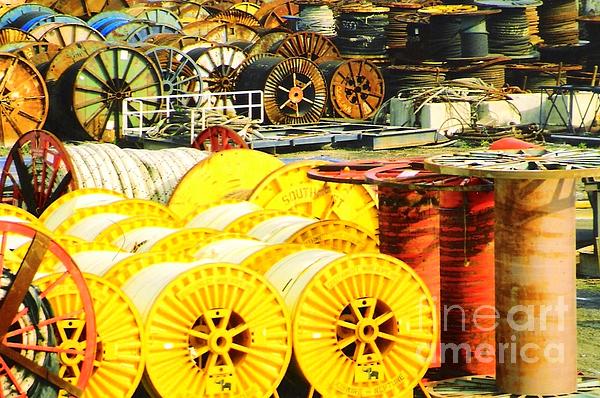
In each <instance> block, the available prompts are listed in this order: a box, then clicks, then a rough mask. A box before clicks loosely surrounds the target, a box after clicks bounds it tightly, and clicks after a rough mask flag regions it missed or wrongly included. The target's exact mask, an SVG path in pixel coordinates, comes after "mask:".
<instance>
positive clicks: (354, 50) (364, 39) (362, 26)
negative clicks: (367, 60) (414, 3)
mask: <svg viewBox="0 0 600 398" xmlns="http://www.w3.org/2000/svg"><path fill="white" fill-rule="evenodd" d="M380 8H381V7H380ZM385 10H386V11H385V12H380V11H377V12H360V11H349V10H340V14H339V15H338V17H337V18H336V27H337V32H338V34H337V37H336V38H335V44H336V46H337V47H338V49H339V50H340V53H341V54H342V55H385V54H386V48H385V45H386V35H385V30H386V27H387V26H388V23H389V21H388V16H387V11H389V9H387V8H385ZM373 11H375V9H374V10H373Z"/></svg>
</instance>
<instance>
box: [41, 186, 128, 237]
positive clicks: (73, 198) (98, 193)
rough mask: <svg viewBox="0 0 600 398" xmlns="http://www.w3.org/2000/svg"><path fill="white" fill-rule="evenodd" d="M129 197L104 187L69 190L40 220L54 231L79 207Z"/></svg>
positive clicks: (47, 209) (49, 207)
mask: <svg viewBox="0 0 600 398" xmlns="http://www.w3.org/2000/svg"><path fill="white" fill-rule="evenodd" d="M125 199H127V197H126V196H125V195H123V194H122V193H119V192H115V191H111V190H109V189H103V188H85V189H77V190H75V191H70V192H67V193H66V194H65V195H63V196H61V197H60V198H58V199H57V200H55V201H54V202H52V204H50V206H48V207H47V208H46V210H44V212H43V213H42V214H41V215H40V217H39V220H40V221H41V222H42V223H44V225H45V226H46V227H47V228H48V229H50V230H51V231H54V230H55V229H56V228H57V227H58V226H59V225H60V224H61V223H62V222H63V221H65V220H66V219H67V218H69V216H71V215H72V214H73V213H74V212H75V211H77V210H78V209H82V208H86V207H91V206H101V205H106V204H109V203H113V202H117V201H119V200H125Z"/></svg>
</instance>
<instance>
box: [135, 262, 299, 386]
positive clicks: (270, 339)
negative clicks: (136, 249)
mask: <svg viewBox="0 0 600 398" xmlns="http://www.w3.org/2000/svg"><path fill="white" fill-rule="evenodd" d="M146 265H147V267H146V268H144V269H142V270H141V271H139V272H138V273H137V274H135V275H134V276H133V277H132V278H130V279H129V280H128V281H127V282H125V284H124V285H123V290H124V291H125V292H126V293H127V295H128V296H129V297H130V298H131V299H132V301H133V302H134V303H135V305H136V306H137V308H138V309H139V310H140V313H141V315H142V319H143V320H144V323H145V331H146V333H147V337H148V340H147V341H148V344H147V349H148V351H147V361H146V372H145V375H144V380H143V381H144V386H145V388H146V389H147V390H149V392H150V393H151V394H152V395H155V396H164V397H168V396H176V395H178V394H182V393H185V394H187V393H190V394H193V395H197V396H209V395H214V396H232V395H233V396H239V395H240V394H243V393H246V394H247V393H251V394H253V395H255V396H260V397H267V396H270V395H271V394H272V393H273V392H274V390H275V388H276V387H277V385H278V384H279V382H280V381H281V379H282V378H283V375H284V373H285V371H286V369H287V366H288V363H289V360H290V357H291V345H292V344H291V327H290V317H289V314H288V311H287V309H286V308H285V304H284V303H283V300H282V299H281V298H280V296H279V294H277V292H276V290H275V289H274V288H273V287H272V286H271V285H270V284H269V283H267V282H266V280H265V279H264V278H263V277H262V276H260V275H258V274H257V273H255V272H253V271H251V270H249V269H245V268H242V267H240V266H237V265H233V264H227V263H215V262H211V260H199V261H195V262H193V263H189V264H169V263H163V264H156V265H154V264H151V263H147V264H146ZM223 275H226V276H227V277H226V278H223V277H222V276H223ZM175 308H176V309H177V312H178V316H177V317H176V318H173V317H172V315H170V314H172V311H173V309H175ZM165 344H166V345H167V347H170V348H171V349H169V350H165Z"/></svg>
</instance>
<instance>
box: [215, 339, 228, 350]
mask: <svg viewBox="0 0 600 398" xmlns="http://www.w3.org/2000/svg"><path fill="white" fill-rule="evenodd" d="M216 343H217V346H219V347H221V348H223V347H225V346H226V345H227V339H226V338H225V337H223V336H220V337H217V340H216Z"/></svg>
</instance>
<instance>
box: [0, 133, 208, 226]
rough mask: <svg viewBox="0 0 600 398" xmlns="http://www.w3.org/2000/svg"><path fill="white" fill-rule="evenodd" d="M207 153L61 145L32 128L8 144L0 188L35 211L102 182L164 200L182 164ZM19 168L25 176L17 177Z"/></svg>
mask: <svg viewBox="0 0 600 398" xmlns="http://www.w3.org/2000/svg"><path fill="white" fill-rule="evenodd" d="M207 156H208V152H203V151H199V150H197V149H193V148H171V149H162V150H156V151H152V150H141V149H121V148H119V147H117V146H116V145H113V144H100V143H83V144H79V145H74V144H66V145H63V144H62V143H61V142H60V141H59V140H58V139H57V138H56V137H55V136H53V135H52V134H51V133H49V132H47V131H44V130H34V131H31V132H28V133H27V134H25V135H23V136H21V137H20V138H19V140H18V141H17V142H16V143H15V145H14V146H13V148H11V151H10V153H9V155H8V157H7V160H6V162H5V164H4V169H3V170H4V171H3V174H2V177H1V178H0V186H2V188H3V192H5V191H6V190H10V191H11V195H12V198H11V200H12V202H13V203H14V204H17V205H22V206H24V207H26V208H27V209H28V211H30V212H31V213H33V214H35V215H40V214H41V213H42V212H43V211H44V209H45V208H46V207H47V206H48V205H50V204H51V203H52V202H53V201H54V200H56V199H58V198H59V197H60V196H61V195H63V194H64V193H65V192H67V191H68V190H74V189H77V188H105V189H109V190H114V191H117V192H121V193H123V194H124V195H126V196H127V197H130V198H139V199H152V200H155V201H158V202H162V203H166V202H167V201H168V200H169V198H170V197H171V194H172V192H173V191H174V189H175V187H176V185H177V184H178V182H179V181H180V180H181V179H182V178H183V176H184V175H185V174H186V173H187V172H188V170H190V169H191V168H192V167H193V166H195V165H196V164H197V163H198V162H200V161H201V160H203V159H205V158H206V157H207ZM29 157H31V164H33V165H34V166H33V167H32V170H31V171H30V170H28V169H27V167H26V166H25V165H24V164H23V159H26V158H29ZM13 167H15V168H16V170H15V169H13ZM23 169H26V170H27V172H28V173H29V174H28V175H29V176H30V177H31V180H27V181H25V180H23V179H19V178H18V176H19V173H22V172H23ZM33 187H36V189H33Z"/></svg>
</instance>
